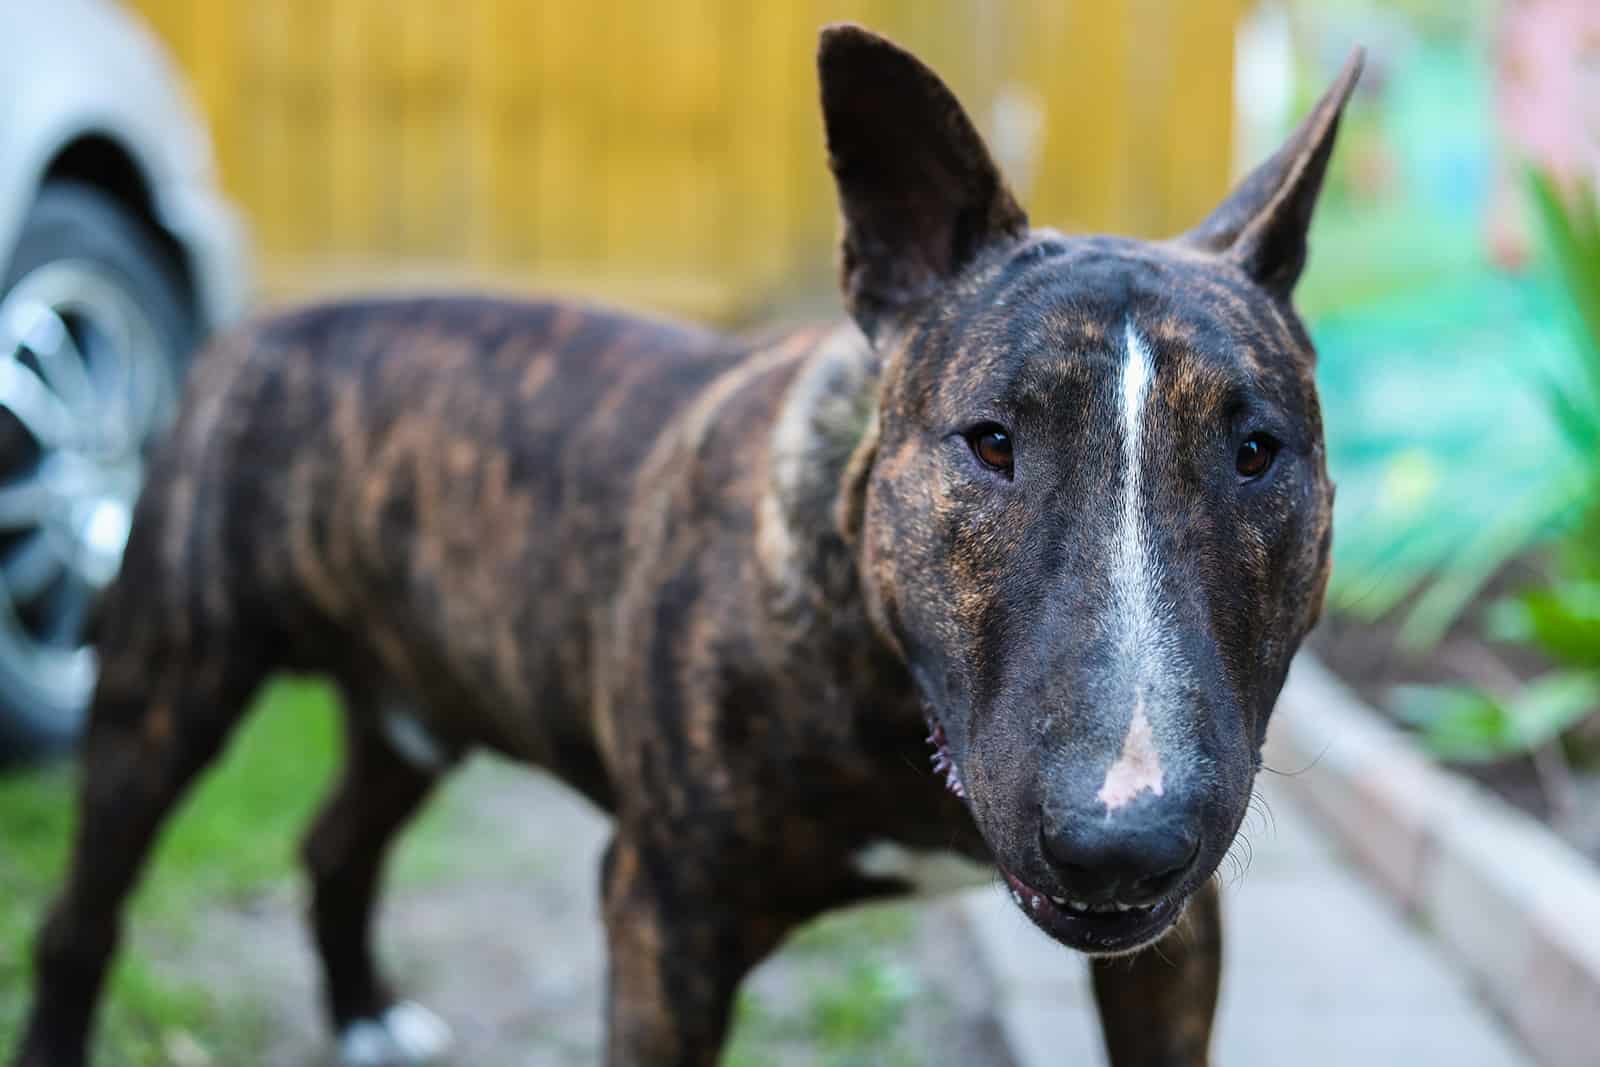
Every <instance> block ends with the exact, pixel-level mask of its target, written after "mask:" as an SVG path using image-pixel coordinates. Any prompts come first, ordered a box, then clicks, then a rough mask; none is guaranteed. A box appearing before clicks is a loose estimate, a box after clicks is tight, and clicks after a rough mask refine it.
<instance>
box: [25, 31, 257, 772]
mask: <svg viewBox="0 0 1600 1067" xmlns="http://www.w3.org/2000/svg"><path fill="white" fill-rule="evenodd" d="M0 30H3V31H4V34H5V36H6V40H7V51H8V53H9V54H10V55H11V57H12V59H11V62H9V63H7V64H5V65H4V67H0V100H4V101H5V102H6V103H5V108H4V110H3V116H4V117H3V118H0V255H3V260H4V262H5V264H6V266H5V273H4V276H3V284H0V760H3V761H6V762H11V761H15V760H19V759H31V758H37V757H40V756H43V755H45V754H48V753H51V752H57V751H61V750H64V749H66V748H69V747H70V746H71V744H72V742H73V740H74V739H75V738H76V737H77V736H78V734H79V732H80V730H81V728H82V723H83V717H84V714H85V710H86V709H87V707H88V705H89V700H90V697H91V696H92V694H93V690H94V684H95V678H96V673H97V667H96V658H95V650H94V645H93V624H94V617H95V606H96V604H97V602H98V600H99V597H100V594H101V592H102V591H103V590H104V589H105V588H106V586H107V584H108V583H109V582H110V581H111V580H112V579H113V578H114V577H115V576H116V573H117V569H118V566H119V564H120V562H121V558H122V549H123V546H124V544H125V543H126V541H127V538H128V532H129V529H130V526H131V522H132V517H133V508H134V504H135V501H136V499H137V497H138V494H139V490H140V487H141V485H142V483H143V478H144V468H145V463H146V460H147V457H148V455H149V452H150V447H151V444H152V442H153V441H154V440H156V439H157V438H158V437H159V435H160V434H161V432H162V430H163V429H164V428H165V427H166V425H167V424H168V423H169V422H170V421H171V419H172V417H173V414H174V412H175V410H176V406H177V400H178V393H179V390H180V386H181V383H182V381H183V376H184V371H185V367H186V365H187V363H188V361H189V359H190V357H191V355H192V353H193V351H194V349H195V347H196V344H197V343H198V342H199V341H200V340H201V339H202V338H204V337H205V335H207V334H208V333H210V332H211V331H213V330H216V329H217V328H219V327H221V326H223V325H225V324H227V323H228V322H229V321H231V320H233V319H234V318H236V317H237V316H238V315H239V314H240V313H241V312H242V310H243V309H244V307H245V306H246V303H247V300H248V296H249V291H250V272H249V265H248V261H249V253H248V240H247V237H246V234H245V231H244V227H243V225H242V223H241V220H240V217H239V215H238V213H237V212H236V211H235V209H234V208H233V207H232V206H231V205H230V203H229V202H228V200H227V199H226V198H225V196H224V195H223V194H222V193H221V192H220V190H219V187H218V181H217V176H216V170H215V166H214V163H213V159H212V151H211V144H210V140H209V137H208V135H207V132H206V129H205V126H204V124H203V122H202V120H201V118H200V116H199V114H198V112H197V110H196V109H195V107H194V106H193V105H192V104H191V102H190V101H189V99H188V98H187V96H186V95H185V91H184V86H183V82H182V79H181V77H180V76H179V73H178V71H177V68H176V67H175V65H174V63H173V62H172V60H171V58H170V57H169V56H168V55H167V54H166V53H165V52H164V51H163V49H162V48H161V46H160V45H159V43H158V42H157V40H156V38H155V37H154V35H153V34H152V33H151V32H150V30H149V29H148V28H147V27H146V26H145V25H143V24H142V23H141V22H139V21H138V19H137V17H136V16H135V15H133V14H132V13H131V12H129V11H127V10H126V9H124V8H123V7H121V6H119V5H118V4H116V3H114V2H112V0H52V2H51V3H48V4H40V3H35V2H32V0H0Z"/></svg>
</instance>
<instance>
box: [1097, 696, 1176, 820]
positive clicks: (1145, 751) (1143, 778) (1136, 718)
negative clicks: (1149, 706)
mask: <svg viewBox="0 0 1600 1067" xmlns="http://www.w3.org/2000/svg"><path fill="white" fill-rule="evenodd" d="M1146 789H1148V790H1150V792H1152V793H1154V794H1155V795H1156V796H1160V795H1161V794H1162V793H1164V792H1166V780H1165V777H1164V776H1163V775H1162V773H1161V754H1160V753H1159V752H1157V751H1156V737H1155V731H1153V730H1151V729H1150V719H1149V717H1148V716H1147V715H1145V713H1144V697H1143V696H1140V697H1139V700H1138V703H1136V704H1135V705H1134V708H1133V722H1132V723H1131V724H1130V725H1129V726H1128V736H1127V737H1125V738H1123V740H1122V754H1121V755H1120V756H1118V757H1117V762H1115V763H1113V764H1112V765H1111V769H1110V770H1109V771H1107V772H1106V780H1105V784H1104V785H1102V786H1101V787H1100V792H1098V793H1096V794H1095V796H1096V797H1098V798H1099V800H1100V803H1102V804H1104V805H1105V806H1106V813H1107V814H1110V813H1111V812H1113V811H1116V810H1117V809H1118V808H1120V807H1122V806H1123V805H1125V804H1127V803H1128V802H1129V801H1131V800H1133V798H1134V797H1136V796H1138V795H1139V794H1140V793H1143V792H1144V791H1145V790H1146Z"/></svg>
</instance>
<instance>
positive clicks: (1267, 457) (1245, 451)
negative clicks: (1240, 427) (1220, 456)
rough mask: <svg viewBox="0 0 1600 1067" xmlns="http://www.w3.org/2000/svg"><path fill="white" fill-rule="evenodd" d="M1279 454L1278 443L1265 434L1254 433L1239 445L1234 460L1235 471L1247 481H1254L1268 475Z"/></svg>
mask: <svg viewBox="0 0 1600 1067" xmlns="http://www.w3.org/2000/svg"><path fill="white" fill-rule="evenodd" d="M1277 454H1278V442H1276V441H1274V440H1273V439H1272V438H1270V437H1268V436H1267V435H1266V434H1264V433H1253V434H1251V435H1250V436H1249V437H1246V438H1245V439H1244V441H1243V443H1241V444H1240V445H1239V452H1238V454H1237V455H1235V456H1234V458H1233V466H1234V469H1235V470H1237V471H1238V472H1239V477H1241V478H1243V479H1244V480H1245V481H1254V480H1255V479H1257V478H1259V477H1261V476H1262V475H1263V474H1265V473H1267V470H1268V469H1269V468H1270V467H1271V466H1272V460H1273V458H1274V457H1276V456H1277Z"/></svg>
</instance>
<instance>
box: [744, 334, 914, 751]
mask: <svg viewBox="0 0 1600 1067" xmlns="http://www.w3.org/2000/svg"><path fill="white" fill-rule="evenodd" d="M882 366H883V364H882V357H881V356H880V355H879V353H878V352H876V351H874V349H873V346H872V345H871V344H869V343H868V341H867V339H866V338H865V337H864V336H863V335H862V334H861V332H860V330H858V329H857V328H856V327H855V326H854V325H853V324H848V323H845V324H841V325H840V326H838V327H837V328H835V329H834V330H832V331H831V332H829V333H828V334H826V335H825V336H824V337H823V338H822V340H821V341H820V342H819V343H818V344H817V345H816V347H815V348H814V349H813V350H812V351H811V352H810V354H809V355H808V356H807V357H806V358H805V361H804V363H803V365H802V366H801V367H800V369H799V370H798V371H797V372H796V374H795V376H794V378H793V380H792V381H791V382H790V384H789V386H788V388H787V389H786V390H785V392H784V396H783V400H782V402H781V407H780V409H779V411H778V416H777V419H776V420H775V422H774V424H773V427H772V431H771V436H770V438H769V440H768V446H767V470H768V478H767V489H766V492H765V493H764V494H763V497H762V499H761V501H760V503H759V504H758V514H757V516H756V522H757V538H756V550H757V557H758V563H759V566H760V570H761V574H762V578H763V581H762V588H763V593H764V600H765V602H764V604H763V612H762V614H763V617H764V621H765V623H766V624H767V625H768V626H769V627H770V628H771V633H772V635H773V637H774V639H775V641H776V643H777V644H778V645H779V646H780V647H781V648H783V649H785V652H784V653H783V655H784V657H785V658H790V659H799V660H802V661H804V660H814V661H817V662H820V663H839V664H842V665H845V669H846V670H847V671H849V672H850V675H849V676H848V677H843V678H840V679H839V681H840V683H841V684H842V685H843V686H844V687H845V688H846V690H847V691H850V692H853V693H855V694H857V695H858V696H859V698H860V699H861V700H862V701H863V702H872V703H875V704H878V709H877V712H876V713H878V714H882V713H884V712H885V711H890V709H885V708H883V707H882V703H881V702H882V701H884V700H885V699H887V700H889V701H890V702H891V703H892V704H893V705H894V708H893V711H890V714H894V712H898V711H900V710H901V709H902V708H904V709H910V712H916V708H917V707H918V705H917V698H916V697H915V695H914V693H913V692H912V691H911V686H910V681H909V678H908V677H907V676H906V673H905V670H904V666H903V665H902V663H901V662H900V658H899V654H898V652H896V651H895V649H894V647H893V643H892V641H891V640H890V639H889V638H888V637H887V636H886V635H884V634H883V633H881V632H880V631H879V630H878V628H877V627H876V626H875V625H874V624H873V623H872V622H871V620H870V618H869V615H868V611H867V605H866V601H865V598H864V596H863V590H862V585H861V568H860V567H859V565H858V562H857V552H858V545H857V543H856V539H855V536H854V531H855V528H856V526H857V524H858V523H859V521H860V510H861V498H862V496H863V494H864V491H865V482H866V476H867V474H868V473H869V471H870V468H871V461H872V456H873V452H874V446H875V442H876V438H877V411H878V394H879V378H880V375H881V373H882ZM845 650H849V654H848V655H845V656H844V657H843V658H840V656H841V652H844V651H845ZM894 717H895V718H900V717H907V718H908V719H912V720H914V721H915V722H916V723H920V713H915V714H914V715H911V714H909V713H908V714H896V715H894Z"/></svg>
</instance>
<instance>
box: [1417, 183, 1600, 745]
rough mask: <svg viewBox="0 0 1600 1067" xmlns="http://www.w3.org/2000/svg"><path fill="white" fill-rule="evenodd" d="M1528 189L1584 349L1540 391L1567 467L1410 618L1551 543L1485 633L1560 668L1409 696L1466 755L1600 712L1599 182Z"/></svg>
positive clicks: (1552, 737) (1428, 730) (1431, 734)
mask: <svg viewBox="0 0 1600 1067" xmlns="http://www.w3.org/2000/svg"><path fill="white" fill-rule="evenodd" d="M1529 187H1530V190H1531V193H1532V199H1533V202H1534V205H1535V208H1536V212H1537V215H1538V218H1539V220H1540V223H1541V226H1542V230H1543V233H1544V237H1545V247H1546V250H1547V255H1548V258H1549V259H1550V261H1551V265H1552V267H1553V269H1554V271H1555V274H1556V276H1557V278H1558V279H1559V281H1560V285H1561V289H1562V292H1563V293H1564V294H1565V296H1566V306H1567V308H1568V309H1569V314H1568V318H1569V320H1570V322H1571V324H1572V326H1573V327H1574V333H1575V335H1576V342H1577V343H1576V345H1575V346H1574V349H1573V351H1574V352H1575V353H1576V355H1577V357H1578V358H1577V360H1576V363H1577V364H1578V368H1577V369H1578V371H1579V373H1577V374H1575V375H1572V376H1570V379H1569V380H1566V381H1549V382H1546V383H1545V388H1544V389H1543V397H1544V400H1545V402H1546V404H1547V405H1548V409H1549V415H1550V419H1551V422H1552V423H1553V425H1554V426H1555V427H1556V428H1557V430H1558V432H1559V434H1560V437H1561V441H1562V444H1563V445H1564V449H1563V453H1564V454H1563V457H1562V462H1560V463H1558V464H1552V469H1551V470H1550V472H1549V480H1548V484H1547V491H1546V493H1545V494H1543V495H1541V496H1539V497H1537V498H1536V499H1537V500H1538V501H1539V503H1540V506H1539V507H1535V508H1529V509H1527V510H1525V511H1523V512H1522V513H1520V514H1517V515H1515V516H1514V517H1513V518H1514V521H1508V522H1506V523H1504V524H1501V525H1499V526H1497V527H1492V528H1490V529H1487V530H1485V531H1484V533H1483V535H1482V536H1481V537H1480V538H1478V539H1477V540H1475V541H1474V542H1473V545H1474V546H1475V547H1476V549H1477V551H1476V552H1475V554H1474V555H1473V556H1471V557H1469V559H1468V560H1467V561H1466V563H1467V566H1462V567H1458V568H1457V570H1456V572H1455V574H1454V575H1453V576H1452V579H1451V580H1445V579H1441V581H1439V582H1436V583H1435V584H1434V585H1433V587H1432V588H1430V589H1429V590H1428V591H1427V593H1426V594H1424V596H1423V597H1422V599H1421V600H1420V601H1419V602H1418V605H1417V608H1416V609H1414V610H1413V613H1412V619H1413V620H1415V619H1416V618H1417V612H1418V611H1420V610H1422V609H1423V608H1424V607H1427V606H1428V605H1429V604H1430V601H1433V602H1434V607H1435V609H1436V610H1437V607H1438V604H1437V602H1438V601H1440V600H1441V595H1440V590H1441V589H1445V590H1447V592H1446V593H1445V594H1444V596H1443V599H1444V600H1446V601H1447V603H1446V607H1447V608H1452V609H1453V608H1455V607H1456V606H1457V604H1458V603H1460V602H1464V600H1463V598H1464V595H1465V594H1467V593H1470V592H1474V591H1476V590H1477V589H1480V588H1481V587H1482V586H1483V585H1485V584H1486V583H1487V582H1488V581H1489V580H1490V578H1491V577H1493V575H1494V574H1495V573H1496V572H1497V571H1498V570H1499V568H1500V566H1501V564H1503V563H1504V562H1505V561H1506V560H1508V559H1510V558H1512V557H1514V556H1519V555H1525V554H1527V553H1528V552H1530V551H1532V550H1533V549H1534V548H1535V547H1538V546H1541V545H1546V544H1548V547H1549V551H1548V552H1546V553H1544V554H1543V555H1542V557H1541V560H1540V562H1541V567H1540V569H1541V571H1542V575H1541V580H1540V581H1537V582H1533V583H1529V584H1528V585H1527V586H1526V587H1524V588H1522V589H1520V590H1519V591H1517V592H1516V593H1514V594H1512V595H1510V596H1508V597H1505V598H1502V599H1499V600H1497V601H1496V602H1495V603H1493V604H1492V605H1490V607H1489V610H1488V611H1487V612H1486V615H1485V623H1486V628H1487V631H1488V634H1489V636H1491V637H1493V638H1495V639H1497V640H1499V641H1502V642H1508V643H1514V644H1519V645H1523V646H1527V647H1529V648H1532V649H1534V650H1537V652H1538V653H1539V654H1540V655H1541V656H1542V657H1543V658H1545V659H1547V660H1548V661H1549V662H1551V663H1552V664H1554V666H1553V667H1552V668H1551V669H1550V670H1549V671H1548V672H1547V673H1545V674H1543V675H1541V676H1540V677H1538V678H1536V679H1534V680H1533V681H1532V682H1530V683H1528V684H1527V685H1525V686H1520V687H1513V689H1512V691H1510V692H1489V691H1487V690H1486V689H1483V688H1475V689H1462V688H1454V687H1452V688H1445V687H1433V688H1419V689H1413V690H1410V691H1408V692H1407V693H1405V694H1403V696H1402V707H1403V710H1404V712H1405V714H1406V715H1407V717H1408V718H1410V719H1411V720H1412V721H1413V722H1415V723H1417V724H1418V725H1419V726H1420V727H1421V728H1422V731H1423V736H1424V737H1425V738H1426V739H1427V740H1428V741H1429V742H1430V743H1431V744H1432V745H1433V747H1434V748H1435V749H1437V750H1438V751H1440V752H1441V753H1443V754H1446V755H1449V756H1453V757H1456V758H1463V759H1493V758H1497V757H1500V756H1504V755H1508V754H1513V753H1517V752H1524V751H1531V750H1534V749H1536V748H1538V747H1540V746H1543V745H1547V744H1550V743H1552V742H1554V741H1556V740H1557V739H1559V737H1560V736H1561V735H1562V734H1563V733H1564V732H1565V731H1567V730H1568V729H1570V728H1571V727H1573V726H1574V725H1576V724H1577V723H1578V722H1580V721H1582V720H1584V719H1585V718H1587V717H1589V716H1591V715H1593V714H1594V713H1595V712H1596V710H1597V709H1600V208H1597V201H1596V198H1595V190H1594V189H1593V188H1592V187H1589V186H1587V185H1578V186H1576V187H1574V188H1572V189H1570V190H1568V191H1567V192H1566V193H1565V194H1564V193H1563V191H1562V190H1560V189H1558V188H1557V186H1556V183H1555V182H1554V180H1553V179H1552V178H1551V177H1550V176H1549V175H1547V174H1545V173H1542V172H1540V171H1537V170H1535V171H1532V172H1531V173H1530V177H1529ZM1474 566H1475V567H1476V568H1477V569H1476V570H1472V569H1471V567H1474Z"/></svg>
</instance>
